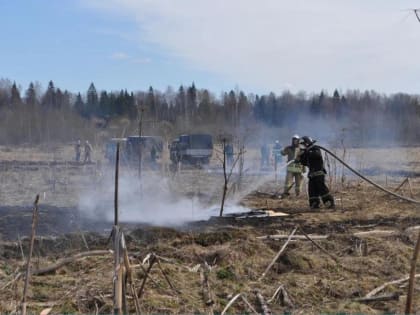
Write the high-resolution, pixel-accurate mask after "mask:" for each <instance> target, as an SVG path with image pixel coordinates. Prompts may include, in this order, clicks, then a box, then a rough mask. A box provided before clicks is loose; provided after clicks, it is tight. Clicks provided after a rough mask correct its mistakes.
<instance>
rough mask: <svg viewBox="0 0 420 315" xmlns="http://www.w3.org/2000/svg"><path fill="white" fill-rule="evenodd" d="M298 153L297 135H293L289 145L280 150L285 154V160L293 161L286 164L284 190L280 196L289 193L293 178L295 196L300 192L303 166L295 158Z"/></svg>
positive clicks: (303, 171) (299, 151)
mask: <svg viewBox="0 0 420 315" xmlns="http://www.w3.org/2000/svg"><path fill="white" fill-rule="evenodd" d="M300 153H301V150H300V148H299V136H298V135H294V136H293V138H292V144H291V145H290V146H287V147H285V148H284V149H283V150H282V151H281V154H282V155H286V156H287V162H290V161H295V162H292V163H290V164H289V165H288V166H287V172H286V180H285V181H284V192H283V194H282V197H286V196H288V195H289V190H290V189H291V186H292V185H293V180H294V183H295V193H296V196H299V194H300V190H301V186H302V180H303V175H302V174H303V173H305V167H304V166H303V165H302V164H301V163H300V162H298V161H296V158H297V157H298V156H299V154H300Z"/></svg>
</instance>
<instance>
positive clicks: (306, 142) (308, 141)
mask: <svg viewBox="0 0 420 315" xmlns="http://www.w3.org/2000/svg"><path fill="white" fill-rule="evenodd" d="M302 143H303V144H304V145H305V146H306V147H309V146H311V145H312V144H314V143H315V141H314V140H312V138H311V137H308V136H303V137H302Z"/></svg>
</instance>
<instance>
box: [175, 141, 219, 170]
mask: <svg viewBox="0 0 420 315" xmlns="http://www.w3.org/2000/svg"><path fill="white" fill-rule="evenodd" d="M169 153H170V159H171V161H172V162H173V163H179V162H181V163H183V164H192V165H203V164H209V163H210V158H211V156H212V154H213V139H212V136H211V135H209V134H184V135H180V136H179V137H178V138H176V139H174V140H173V141H172V143H171V144H170V146H169Z"/></svg>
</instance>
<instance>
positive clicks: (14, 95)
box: [10, 82, 22, 107]
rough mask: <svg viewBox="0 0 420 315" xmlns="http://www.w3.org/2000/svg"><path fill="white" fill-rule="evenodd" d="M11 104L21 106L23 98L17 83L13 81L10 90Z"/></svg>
mask: <svg viewBox="0 0 420 315" xmlns="http://www.w3.org/2000/svg"><path fill="white" fill-rule="evenodd" d="M10 104H11V105H12V106H13V107H16V106H19V105H21V104H22V99H21V98H20V92H19V90H18V88H17V87H16V83H15V82H13V85H12V88H11V91H10Z"/></svg>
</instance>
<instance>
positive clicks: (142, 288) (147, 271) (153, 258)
mask: <svg viewBox="0 0 420 315" xmlns="http://www.w3.org/2000/svg"><path fill="white" fill-rule="evenodd" d="M147 258H148V259H147V260H149V257H147ZM155 262H156V258H155V256H154V255H150V261H149V267H148V268H147V270H146V273H145V275H144V278H143V281H142V283H141V286H140V289H139V291H138V293H137V296H138V298H139V300H140V299H141V297H142V296H143V292H144V285H145V284H146V280H147V276H148V275H149V273H150V270H151V269H152V267H153V265H154V263H155Z"/></svg>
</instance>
